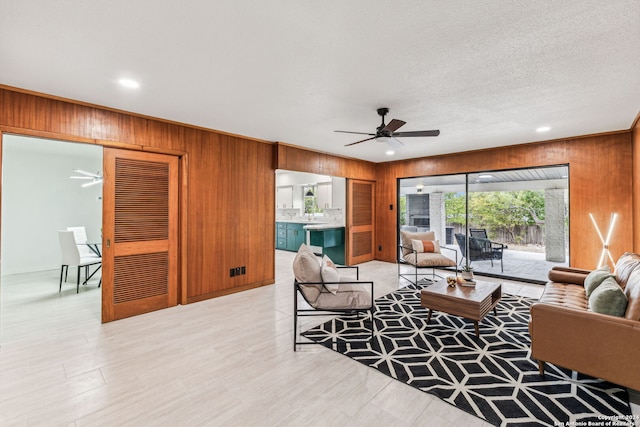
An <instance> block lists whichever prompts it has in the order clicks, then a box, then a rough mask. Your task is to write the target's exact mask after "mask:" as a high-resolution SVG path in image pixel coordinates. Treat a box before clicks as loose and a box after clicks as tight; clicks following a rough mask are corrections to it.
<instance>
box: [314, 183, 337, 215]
mask: <svg viewBox="0 0 640 427" xmlns="http://www.w3.org/2000/svg"><path fill="white" fill-rule="evenodd" d="M317 193H318V194H317V196H316V200H317V203H318V207H319V208H320V209H324V208H331V207H333V206H332V200H331V198H332V196H333V195H332V184H331V183H330V182H321V183H319V184H318V190H317Z"/></svg>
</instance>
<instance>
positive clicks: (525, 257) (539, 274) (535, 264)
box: [447, 245, 569, 282]
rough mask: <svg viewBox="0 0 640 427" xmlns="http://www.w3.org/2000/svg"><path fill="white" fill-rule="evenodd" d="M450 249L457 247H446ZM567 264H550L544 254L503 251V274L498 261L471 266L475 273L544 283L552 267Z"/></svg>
mask: <svg viewBox="0 0 640 427" xmlns="http://www.w3.org/2000/svg"><path fill="white" fill-rule="evenodd" d="M447 246H448V247H450V248H452V249H453V248H456V249H457V248H458V247H457V246H452V245H447ZM461 259H462V254H461V253H460V250H459V249H458V262H460V260H461ZM568 259H569V257H568V256H567V262H551V261H547V260H546V259H545V254H544V252H529V251H522V250H513V249H505V250H504V253H503V264H504V272H501V271H500V260H494V261H493V267H492V266H491V261H489V260H487V261H473V262H471V266H472V267H473V269H474V272H476V273H480V274H481V273H488V274H492V275H493V274H495V275H503V276H509V277H514V278H520V279H527V280H537V281H542V282H546V281H547V274H548V272H549V270H551V268H552V267H554V266H565V267H566V266H568V265H569V263H568Z"/></svg>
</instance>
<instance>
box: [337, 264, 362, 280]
mask: <svg viewBox="0 0 640 427" xmlns="http://www.w3.org/2000/svg"><path fill="white" fill-rule="evenodd" d="M336 268H343V269H347V268H350V269H353V268H355V269H356V280H360V268H359V267H358V266H357V265H336Z"/></svg>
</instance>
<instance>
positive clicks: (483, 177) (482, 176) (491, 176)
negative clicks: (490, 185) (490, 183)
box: [478, 175, 493, 179]
mask: <svg viewBox="0 0 640 427" xmlns="http://www.w3.org/2000/svg"><path fill="white" fill-rule="evenodd" d="M491 178H493V175H480V176H479V177H478V179H491Z"/></svg>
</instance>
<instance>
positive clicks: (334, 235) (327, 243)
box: [309, 227, 345, 265]
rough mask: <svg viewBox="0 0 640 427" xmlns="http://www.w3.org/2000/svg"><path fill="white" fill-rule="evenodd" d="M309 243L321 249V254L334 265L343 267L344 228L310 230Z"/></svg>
mask: <svg viewBox="0 0 640 427" xmlns="http://www.w3.org/2000/svg"><path fill="white" fill-rule="evenodd" d="M309 233H310V235H309V243H310V244H311V245H312V246H320V247H322V254H323V255H327V256H328V257H329V258H331V260H332V261H333V262H335V263H336V264H341V265H344V260H345V256H344V227H338V228H327V229H324V230H310V232H309Z"/></svg>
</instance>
